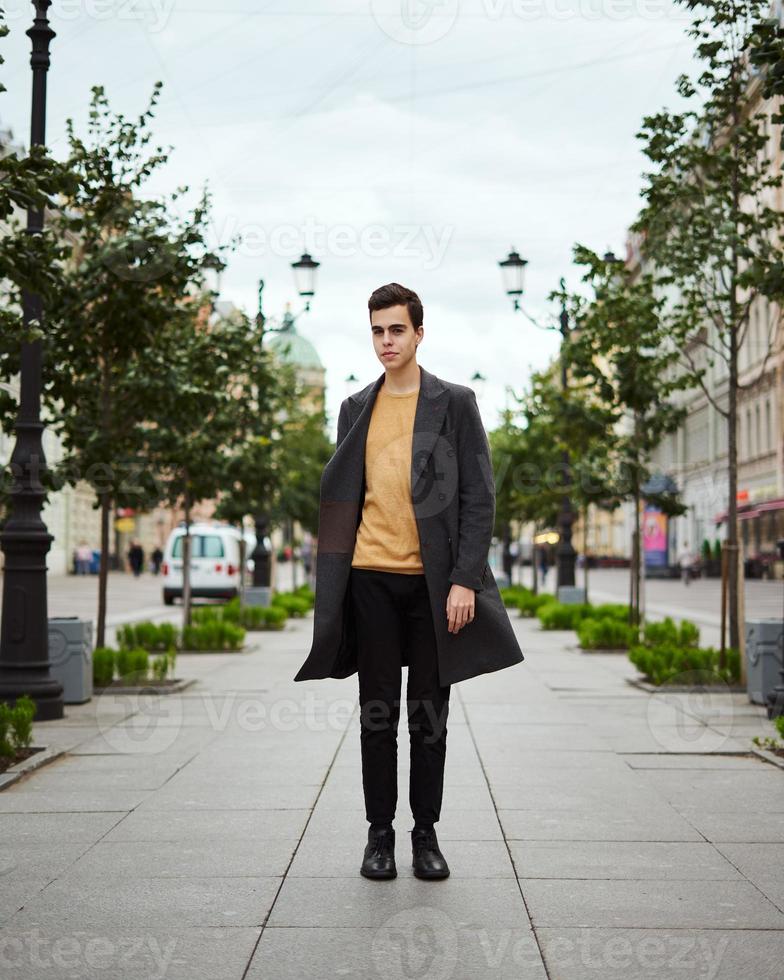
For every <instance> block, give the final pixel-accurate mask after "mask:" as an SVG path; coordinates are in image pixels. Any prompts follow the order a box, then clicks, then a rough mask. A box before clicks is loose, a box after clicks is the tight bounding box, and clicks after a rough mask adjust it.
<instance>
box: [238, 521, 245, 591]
mask: <svg viewBox="0 0 784 980" xmlns="http://www.w3.org/2000/svg"><path fill="white" fill-rule="evenodd" d="M239 532H240V584H239V600H240V606H244V605H245V562H246V560H247V559H246V558H245V552H246V550H247V549H246V547H245V529H244V527H243V526H242V522H241V521H240V525H239Z"/></svg>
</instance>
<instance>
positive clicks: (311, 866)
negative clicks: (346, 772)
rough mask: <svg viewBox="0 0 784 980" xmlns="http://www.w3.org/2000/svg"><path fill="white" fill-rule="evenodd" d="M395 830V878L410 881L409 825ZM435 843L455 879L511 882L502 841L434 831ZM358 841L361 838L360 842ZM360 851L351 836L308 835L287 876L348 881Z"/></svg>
mask: <svg viewBox="0 0 784 980" xmlns="http://www.w3.org/2000/svg"><path fill="white" fill-rule="evenodd" d="M399 823H400V826H399V827H397V828H396V830H395V863H396V865H397V873H398V877H414V871H413V868H412V867H411V838H410V834H409V831H410V829H411V828H410V825H409V824H407V823H405V822H402V823H401V822H399ZM437 831H438V840H439V843H440V845H441V849H442V851H443V853H444V856H445V857H446V859H447V862H448V863H449V867H450V870H451V872H452V874H453V875H454V877H456V878H514V877H515V873H514V868H513V867H512V864H511V862H510V860H509V850H508V847H507V844H506V842H505V841H502V840H489V841H486V840H461V841H459V842H457V841H454V840H452V839H451V838H450V836H449V834H448V831H446V832H443V833H442V830H441V828H440V827H438V828H437ZM360 839H361V838H360ZM361 861H362V848H359V849H358V848H357V839H356V837H354V836H351V837H348V838H347V839H345V840H331V841H329V843H327V842H326V841H325V839H324V837H323V836H320V835H317V834H314V833H309V834H308V835H307V836H306V837H305V839H304V840H303V841H302V843H301V844H300V846H299V848H298V849H297V853H296V855H295V857H294V861H293V862H292V864H291V867H290V868H289V871H288V875H289V877H292V878H314V877H316V878H340V877H348V878H351V879H352V880H353V879H354V878H355V877H356V875H357V874H358V872H359V866H360V863H361Z"/></svg>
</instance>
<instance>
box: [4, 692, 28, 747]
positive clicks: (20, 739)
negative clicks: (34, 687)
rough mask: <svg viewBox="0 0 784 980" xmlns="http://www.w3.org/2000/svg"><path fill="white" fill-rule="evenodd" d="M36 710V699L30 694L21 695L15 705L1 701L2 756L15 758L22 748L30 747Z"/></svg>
mask: <svg viewBox="0 0 784 980" xmlns="http://www.w3.org/2000/svg"><path fill="white" fill-rule="evenodd" d="M35 712H36V704H35V701H33V699H32V698H31V697H30V696H29V695H28V694H22V695H20V697H18V698H17V699H16V703H15V704H14V706H13V707H11V705H10V704H8V702H6V701H2V702H0V756H2V757H4V758H6V759H7V758H14V757H15V756H16V754H17V752H19V751H20V750H21V749H28V748H29V747H30V745H31V743H32V741H33V719H34V718H35Z"/></svg>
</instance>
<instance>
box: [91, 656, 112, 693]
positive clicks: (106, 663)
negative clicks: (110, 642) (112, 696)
mask: <svg viewBox="0 0 784 980" xmlns="http://www.w3.org/2000/svg"><path fill="white" fill-rule="evenodd" d="M115 657H116V653H115V651H114V650H112V648H111V647H96V648H95V650H93V687H108V686H109V684H111V683H112V678H113V677H114V668H115Z"/></svg>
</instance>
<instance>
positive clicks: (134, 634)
mask: <svg viewBox="0 0 784 980" xmlns="http://www.w3.org/2000/svg"><path fill="white" fill-rule="evenodd" d="M178 639H179V637H178V631H177V629H176V628H175V627H174V625H173V624H172V623H151V622H143V623H126V624H125V625H124V626H121V627H120V628H119V629H118V630H117V644H118V646H119V647H120V649H121V650H135V649H136V650H138V649H143V650H147V652H148V653H159V652H165V651H166V650H169V649H170V648H171V647H175V646H177V642H178Z"/></svg>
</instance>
